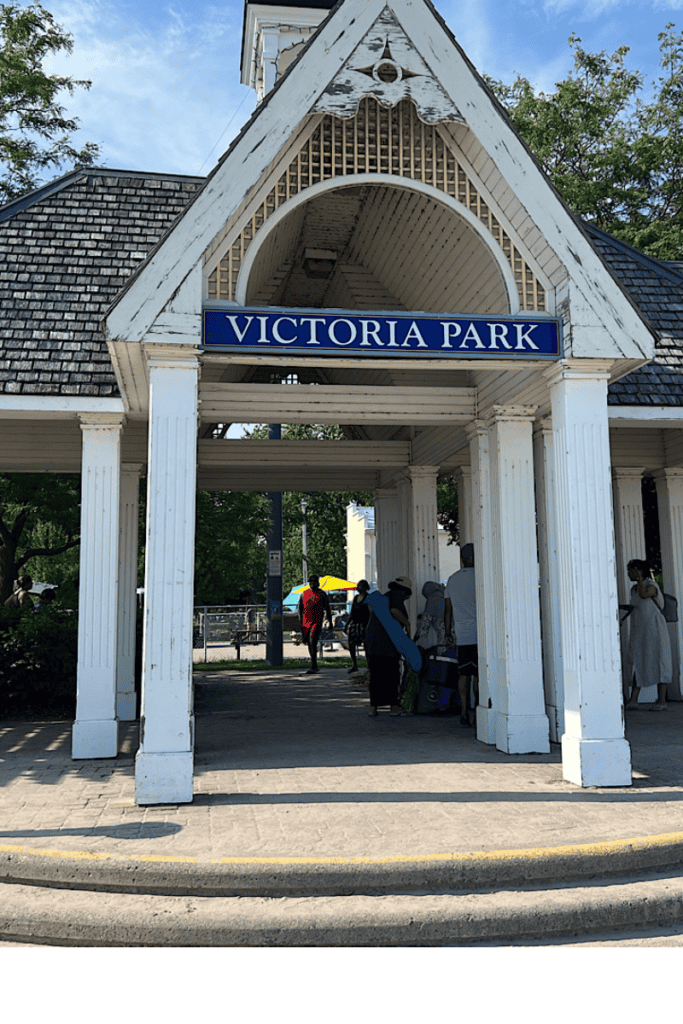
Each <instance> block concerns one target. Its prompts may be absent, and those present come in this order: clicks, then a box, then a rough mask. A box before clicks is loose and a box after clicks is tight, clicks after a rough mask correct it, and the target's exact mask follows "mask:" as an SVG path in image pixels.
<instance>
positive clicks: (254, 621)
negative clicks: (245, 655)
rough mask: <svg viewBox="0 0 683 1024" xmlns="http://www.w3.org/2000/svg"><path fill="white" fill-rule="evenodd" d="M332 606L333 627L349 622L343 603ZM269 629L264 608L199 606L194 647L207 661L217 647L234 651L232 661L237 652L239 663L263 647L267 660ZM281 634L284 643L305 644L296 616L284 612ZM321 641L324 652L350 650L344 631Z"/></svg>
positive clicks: (324, 633)
mask: <svg viewBox="0 0 683 1024" xmlns="http://www.w3.org/2000/svg"><path fill="white" fill-rule="evenodd" d="M330 606H331V609H332V621H333V622H334V623H338V622H339V620H340V619H342V620H345V619H346V618H347V612H346V604H345V603H344V602H342V603H339V602H330ZM266 629H267V616H266V606H265V605H264V604H254V605H240V606H236V605H198V606H197V607H195V610H194V622H193V642H192V646H193V648H194V650H195V652H197V651H202V650H203V654H204V657H203V660H204V661H209V650H210V649H211V648H216V647H227V648H231V649H232V650H230V651H229V652H226V653H228V656H229V657H230V656H231V655H232V652H233V651H234V657H235V659H236V660H237V661H239V660H240V659H241V657H242V649H243V648H244V647H247V648H253V647H254V646H256V645H260V646H263V647H264V656H265V644H266ZM282 632H283V640H284V642H285V643H294V644H301V643H302V637H301V625H300V623H299V616H298V615H297V614H296V612H293V613H292V612H288V611H287V610H286V609H285V611H284V613H283V616H282ZM321 639H322V640H323V644H322V645H321V646H322V647H323V648H324V647H328V648H331V647H332V646H333V645H339V644H341V645H342V646H343V647H345V648H348V641H347V638H346V634H345V633H344V631H343V628H342V627H337V628H335V629H334V631H333V635H330V634H329V631H328V630H324V631H323V633H322V634H321ZM304 651H305V648H304Z"/></svg>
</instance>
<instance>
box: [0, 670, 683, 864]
mask: <svg viewBox="0 0 683 1024" xmlns="http://www.w3.org/2000/svg"><path fill="white" fill-rule="evenodd" d="M366 705H367V694H366V692H364V691H362V690H361V689H360V688H359V687H358V685H356V684H354V683H353V681H352V680H350V679H349V677H348V675H347V674H346V671H345V670H343V669H338V668H337V669H335V668H333V667H331V666H327V667H325V668H324V670H323V671H322V672H321V674H320V675H318V676H313V677H310V676H305V675H300V674H296V673H261V674H244V673H239V672H225V673H201V674H197V676H196V699H195V710H196V763H195V799H194V802H193V803H192V804H185V805H182V804H181V805H173V806H157V807H137V806H135V804H134V802H133V798H134V755H135V750H136V744H137V726H135V725H133V724H130V725H123V726H122V727H121V744H120V746H121V751H120V753H119V756H118V758H116V759H112V760H92V761H72V760H71V757H70V739H71V723H70V722H68V721H44V722H34V721H32V722H18V721H8V722H4V723H0V844H9V845H14V844H16V845H21V846H24V847H29V848H31V849H42V850H87V851H89V852H102V853H113V854H119V855H127V854H152V855H157V856H163V857H168V856H192V857H199V858H200V859H202V860H213V859H217V858H220V857H354V856H371V857H385V856H395V855H397V854H403V855H406V856H418V855H429V854H444V853H446V854H448V853H459V852H477V851H485V850H499V849H520V848H529V847H550V846H558V845H563V844H568V843H569V844H574V843H591V842H597V841H602V840H612V839H628V838H631V837H635V836H650V835H658V834H661V833H668V832H677V831H681V830H683V803H682V801H683V705H681V704H674V705H670V707H669V710H668V711H667V712H665V713H664V714H653V713H648V712H646V711H642V712H636V713H633V714H629V716H628V720H627V730H628V738H629V740H630V742H631V744H632V749H633V767H634V782H633V786H632V787H628V788H621V789H589V790H582V789H580V788H579V787H577V786H574V785H571V784H569V783H566V782H564V781H563V780H562V772H561V759H560V750H559V747H558V746H553V748H552V750H551V753H549V754H529V755H516V756H509V755H505V754H502V753H500V752H498V751H496V750H495V749H493V748H491V747H489V746H485V745H484V744H481V743H479V742H478V741H477V740H476V738H475V736H474V730H471V729H470V730H465V729H462V728H461V727H460V725H459V722H458V719H457V718H456V717H437V718H432V717H422V716H406V715H404V716H401V717H390V716H389V714H388V713H383V712H380V714H379V716H378V717H377V718H374V719H371V718H369V717H368V716H367V713H366Z"/></svg>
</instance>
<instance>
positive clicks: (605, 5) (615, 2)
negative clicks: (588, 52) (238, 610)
mask: <svg viewBox="0 0 683 1024" xmlns="http://www.w3.org/2000/svg"><path fill="white" fill-rule="evenodd" d="M628 6H630V0H545V2H544V4H543V10H544V11H545V13H546V14H551V15H558V14H566V13H567V12H568V11H571V10H574V9H577V8H578V10H579V13H578V17H581V18H583V19H585V20H587V21H588V20H590V19H591V18H598V17H599V16H600V15H601V14H605V12H606V11H612V10H614V9H615V8H617V7H628Z"/></svg>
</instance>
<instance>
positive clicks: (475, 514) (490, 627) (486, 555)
mask: <svg viewBox="0 0 683 1024" xmlns="http://www.w3.org/2000/svg"><path fill="white" fill-rule="evenodd" d="M467 435H468V437H469V441H470V463H471V470H472V537H473V539H472V543H473V544H474V582H475V588H476V597H477V650H478V655H479V706H478V707H477V739H478V740H480V741H481V742H482V743H490V744H494V743H495V742H496V716H497V714H498V708H497V701H498V680H497V678H496V675H495V672H496V666H497V663H496V661H495V658H494V643H495V631H496V629H497V626H496V617H495V600H494V582H493V581H494V570H493V566H494V559H493V530H492V523H491V477H490V466H489V435H488V430H487V428H486V425H485V424H484V423H483V422H482V421H481V420H475V421H474V422H473V423H471V424H470V426H469V427H468V429H467Z"/></svg>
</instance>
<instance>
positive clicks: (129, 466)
mask: <svg viewBox="0 0 683 1024" xmlns="http://www.w3.org/2000/svg"><path fill="white" fill-rule="evenodd" d="M144 468H145V464H144V462H122V463H121V472H122V473H136V474H137V476H140V475H141V474H142V472H143V470H144Z"/></svg>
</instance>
